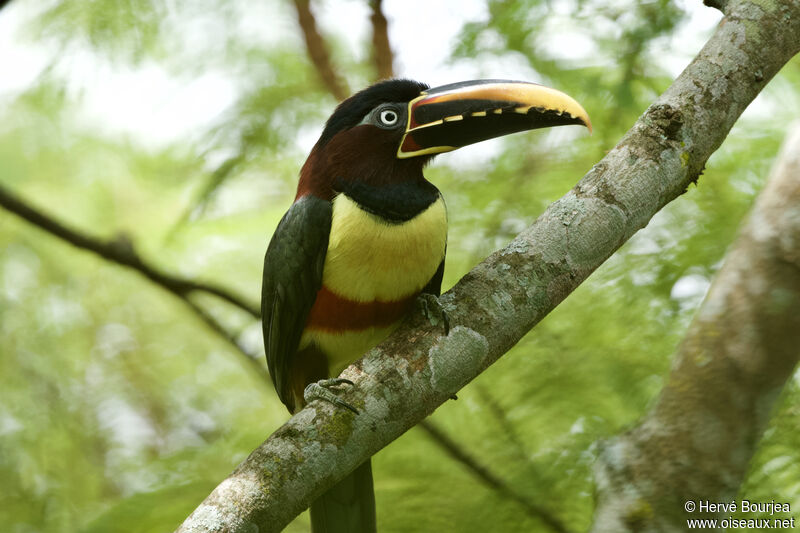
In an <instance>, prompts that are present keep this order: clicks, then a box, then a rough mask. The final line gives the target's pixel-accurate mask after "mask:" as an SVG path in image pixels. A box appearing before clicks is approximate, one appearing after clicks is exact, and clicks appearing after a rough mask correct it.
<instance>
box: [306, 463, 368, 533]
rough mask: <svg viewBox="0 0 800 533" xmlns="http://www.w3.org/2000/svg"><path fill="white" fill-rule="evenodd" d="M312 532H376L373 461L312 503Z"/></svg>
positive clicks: (360, 467)
mask: <svg viewBox="0 0 800 533" xmlns="http://www.w3.org/2000/svg"><path fill="white" fill-rule="evenodd" d="M311 532H312V533H375V532H376V526H375V492H374V491H373V488H372V464H371V463H370V460H369V459H367V460H366V461H365V462H364V463H363V464H362V465H361V466H359V467H358V468H356V469H355V470H354V471H353V472H352V473H351V474H350V475H349V476H347V477H346V478H344V479H343V480H341V481H340V482H339V483H337V484H336V485H334V486H333V487H331V488H330V489H329V490H328V492H326V493H325V494H323V495H322V496H320V497H319V498H317V500H316V501H315V502H314V503H312V504H311Z"/></svg>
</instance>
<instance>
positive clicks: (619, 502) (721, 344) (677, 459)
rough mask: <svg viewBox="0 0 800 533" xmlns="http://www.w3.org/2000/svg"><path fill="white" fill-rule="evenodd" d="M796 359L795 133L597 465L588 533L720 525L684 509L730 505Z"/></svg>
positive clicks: (799, 346) (799, 176)
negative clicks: (651, 385)
mask: <svg viewBox="0 0 800 533" xmlns="http://www.w3.org/2000/svg"><path fill="white" fill-rule="evenodd" d="M798 360H800V124H798V125H797V127H795V129H794V132H793V134H792V135H790V136H789V138H788V139H787V141H786V143H785V144H784V147H783V150H782V155H781V156H779V158H778V163H777V164H776V165H775V168H774V169H773V172H772V177H771V178H770V180H769V182H768V183H767V185H766V187H765V188H764V190H763V191H762V192H761V194H760V195H759V198H758V201H757V202H756V205H755V208H754V209H753V211H752V213H751V214H750V217H749V221H748V222H747V223H746V224H745V225H744V227H743V228H742V230H741V232H740V234H739V237H738V238H737V240H736V243H735V245H734V246H733V249H732V250H731V251H730V252H729V253H728V256H727V257H726V259H725V262H724V264H723V265H722V269H721V270H720V272H719V274H718V275H717V277H716V279H715V280H714V284H713V285H712V287H711V289H710V291H709V293H708V296H707V297H706V299H705V301H704V302H703V305H702V306H701V307H700V309H699V310H698V312H697V315H696V316H695V318H694V321H693V322H692V325H691V326H690V327H689V332H688V333H687V335H686V338H685V339H684V340H683V342H682V344H681V346H680V348H679V350H678V353H677V356H676V357H675V362H674V363H673V366H672V371H671V373H670V377H669V380H668V382H667V385H666V387H664V390H663V391H662V392H661V396H660V398H659V401H658V403H657V404H656V406H655V408H654V409H653V410H652V411H651V412H650V413H649V414H648V415H647V416H646V417H645V418H644V420H643V421H642V422H641V423H640V424H639V425H638V426H637V427H636V428H634V429H633V430H631V431H629V432H628V433H626V434H625V435H623V436H621V437H618V438H616V439H614V440H613V441H612V442H611V443H609V444H607V445H606V446H605V448H604V450H603V452H602V454H601V455H600V459H599V461H598V466H597V476H596V477H597V480H598V496H599V497H598V507H597V510H596V513H595V524H594V528H593V531H595V532H597V533H600V532H614V533H618V532H625V531H685V528H686V527H687V523H686V521H687V520H688V519H692V518H700V519H714V518H718V519H722V518H724V517H725V516H727V515H728V514H729V513H728V511H725V514H724V515H723V514H722V513H723V510H722V509H720V510H719V513H710V512H700V509H696V511H697V512H694V513H691V512H690V513H687V512H685V511H684V507H685V505H687V502H690V501H695V502H696V501H697V500H707V501H711V502H730V501H734V498H735V496H736V493H737V491H738V489H739V485H740V484H741V482H742V479H743V478H744V475H745V473H746V471H747V466H748V463H749V461H750V457H752V455H753V453H754V451H755V448H756V445H757V444H758V441H759V438H760V436H761V433H762V432H763V430H764V427H765V426H766V424H767V421H768V420H769V414H770V411H771V408H772V407H773V405H774V404H775V401H776V400H777V399H778V393H779V392H780V390H781V389H782V387H783V386H784V384H785V383H786V382H787V381H788V380H789V379H790V378H791V376H792V373H793V371H794V368H795V366H796V365H797V363H798ZM697 465H702V468H697ZM643 509H647V510H648V512H642V510H643ZM690 510H692V509H690ZM776 518H782V516H780V515H776Z"/></svg>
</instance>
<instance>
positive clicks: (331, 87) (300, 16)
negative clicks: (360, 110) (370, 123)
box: [294, 0, 350, 101]
mask: <svg viewBox="0 0 800 533" xmlns="http://www.w3.org/2000/svg"><path fill="white" fill-rule="evenodd" d="M310 4H311V2H310V0H294V6H295V8H296V10H297V23H298V24H299V25H300V29H301V30H302V32H303V39H305V42H306V50H307V51H308V57H309V58H310V59H311V62H312V63H313V64H314V67H316V69H317V73H318V74H319V77H320V78H321V79H322V83H323V84H324V85H325V88H326V89H328V92H330V93H331V94H332V95H333V97H334V98H336V100H338V101H342V100H344V99H345V98H347V97H348V96H349V95H350V90H349V89H348V88H347V84H346V83H345V82H344V80H342V79H341V78H340V77H339V76H338V75H337V74H336V70H334V68H333V65H332V63H331V56H330V53H329V52H328V47H327V46H326V44H325V40H324V39H323V38H322V35H320V33H319V30H318V29H317V20H316V18H315V17H314V13H313V12H312V11H311V5H310Z"/></svg>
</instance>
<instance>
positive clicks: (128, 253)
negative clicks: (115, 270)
mask: <svg viewBox="0 0 800 533" xmlns="http://www.w3.org/2000/svg"><path fill="white" fill-rule="evenodd" d="M0 206H2V207H3V208H5V209H6V210H7V211H9V212H11V213H14V214H15V215H17V216H19V217H20V218H22V219H24V220H27V221H28V222H30V223H31V224H33V225H34V226H38V227H39V228H41V229H43V230H45V231H47V232H48V233H50V234H52V235H54V236H56V237H58V238H60V239H61V240H64V241H67V242H68V243H70V244H71V245H73V246H75V247H77V248H83V249H84V250H89V251H90V252H94V253H95V254H97V255H99V256H100V257H103V258H104V259H107V260H108V261H111V262H112V263H117V264H118V265H122V266H125V267H128V268H132V269H133V270H136V271H137V272H140V273H141V274H142V275H144V276H145V277H147V278H149V279H150V280H151V281H153V282H154V283H156V284H157V285H160V286H162V287H164V288H165V289H167V290H168V291H170V292H172V293H174V294H176V295H178V296H181V297H183V296H185V295H186V294H188V293H190V292H205V293H208V294H211V295H213V296H216V297H217V298H220V299H222V300H224V301H226V302H228V303H230V304H233V305H235V306H236V307H238V308H240V309H242V310H243V311H247V312H248V313H250V314H251V315H253V316H254V317H255V318H258V317H259V316H260V314H261V313H260V311H259V309H258V307H257V306H255V305H252V304H250V303H248V302H246V301H245V300H244V299H243V298H241V297H239V296H236V295H235V294H233V293H231V292H229V291H228V290H226V289H223V288H221V287H218V286H216V285H212V284H208V283H199V282H197V281H194V280H190V279H186V278H181V277H178V276H174V275H172V274H168V273H166V272H164V271H162V270H160V269H158V268H156V267H154V266H152V265H150V264H148V263H145V262H144V261H142V259H141V258H140V257H139V255H138V254H137V253H136V250H135V249H134V247H133V243H132V242H131V241H130V239H129V238H128V237H127V236H125V235H122V234H120V235H118V236H117V237H116V238H115V239H112V240H108V241H103V240H101V239H98V238H96V237H91V236H88V235H86V234H83V233H80V232H78V231H76V230H74V229H72V228H70V227H68V226H67V225H65V224H64V223H62V222H59V221H57V220H56V219H55V218H53V217H50V216H49V215H45V214H44V213H42V212H41V211H38V210H36V209H35V208H33V207H31V206H30V205H29V204H27V203H25V202H24V201H23V200H22V199H21V198H19V197H18V196H16V195H14V194H13V193H12V192H11V191H9V190H8V189H6V188H5V187H4V186H3V185H2V184H0Z"/></svg>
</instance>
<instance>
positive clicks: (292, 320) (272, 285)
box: [261, 195, 333, 411]
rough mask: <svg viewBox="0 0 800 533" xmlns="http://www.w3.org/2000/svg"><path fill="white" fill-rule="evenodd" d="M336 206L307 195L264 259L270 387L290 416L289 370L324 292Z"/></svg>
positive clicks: (295, 206)
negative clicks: (312, 311)
mask: <svg viewBox="0 0 800 533" xmlns="http://www.w3.org/2000/svg"><path fill="white" fill-rule="evenodd" d="M332 210H333V208H332V205H331V203H330V202H329V201H327V200H322V199H320V198H317V197H316V196H311V195H307V196H304V197H302V198H300V199H299V200H297V201H296V202H295V203H294V204H292V207H290V208H289V210H288V211H287V212H286V214H285V215H283V218H282V219H281V221H280V223H279V224H278V228H277V229H276V230H275V233H274V234H273V236H272V240H271V241H270V243H269V247H268V248H267V255H266V256H265V257H264V277H263V284H262V286H261V314H262V325H263V330H264V349H265V350H266V353H267V365H268V366H269V375H270V376H272V383H273V384H274V385H275V390H276V391H277V392H278V396H279V397H280V399H281V401H282V402H283V403H284V404H286V406H287V407H288V408H289V410H290V411H292V410H293V408H294V405H293V404H294V398H293V396H292V392H291V390H290V386H289V378H290V376H289V369H290V368H291V365H290V363H291V359H292V358H293V357H294V355H295V352H296V351H297V347H298V345H299V344H300V336H301V335H302V333H303V328H304V327H305V324H306V320H307V319H308V313H309V311H310V310H311V306H312V305H314V300H315V299H316V297H317V291H319V289H320V287H321V286H322V268H323V266H324V265H325V254H326V253H327V251H328V237H329V236H330V232H331V216H332V215H331V213H332Z"/></svg>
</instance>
